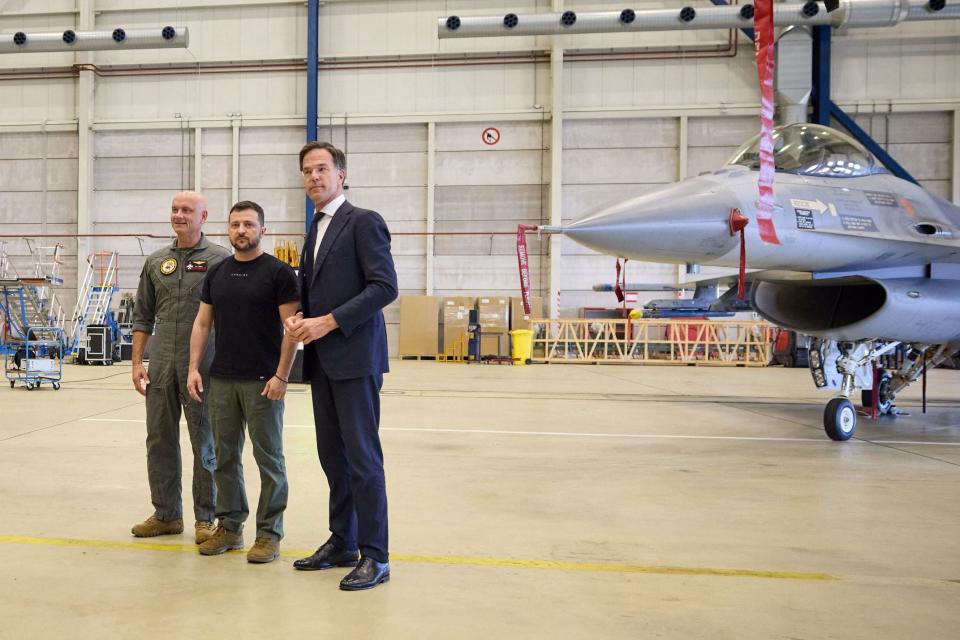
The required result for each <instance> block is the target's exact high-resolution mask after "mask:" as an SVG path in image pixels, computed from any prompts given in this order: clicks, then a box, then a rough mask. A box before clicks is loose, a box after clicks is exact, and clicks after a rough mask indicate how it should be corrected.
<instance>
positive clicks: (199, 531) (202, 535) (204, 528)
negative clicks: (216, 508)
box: [193, 520, 217, 544]
mask: <svg viewBox="0 0 960 640" xmlns="http://www.w3.org/2000/svg"><path fill="white" fill-rule="evenodd" d="M193 531H194V533H195V534H196V541H197V544H203V543H204V542H206V541H207V540H209V539H210V538H212V537H213V534H214V533H216V531H217V525H215V524H213V523H212V522H210V521H209V520H197V521H196V522H194V523H193Z"/></svg>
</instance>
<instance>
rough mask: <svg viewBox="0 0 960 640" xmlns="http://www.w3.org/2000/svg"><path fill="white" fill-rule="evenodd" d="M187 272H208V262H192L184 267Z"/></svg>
mask: <svg viewBox="0 0 960 640" xmlns="http://www.w3.org/2000/svg"><path fill="white" fill-rule="evenodd" d="M184 270H186V271H206V270H207V261H206V260H190V261H188V262H187V266H185V267H184Z"/></svg>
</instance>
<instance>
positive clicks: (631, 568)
mask: <svg viewBox="0 0 960 640" xmlns="http://www.w3.org/2000/svg"><path fill="white" fill-rule="evenodd" d="M0 543H6V544H32V545H44V546H51V547H84V548H92V549H124V550H133V551H168V552H176V553H197V547H196V545H192V544H174V543H162V542H134V541H131V542H116V541H110V540H82V539H76V538H43V537H33V536H12V535H0ZM311 553H313V551H312V550H311V551H307V550H296V549H288V550H286V551H284V552H283V553H282V554H281V555H283V556H284V557H287V558H302V557H304V556H308V555H310V554H311ZM390 559H391V560H394V561H397V562H411V563H418V564H445V565H460V566H478V567H499V568H511V569H547V570H555V571H590V572H598V573H651V574H660V575H674V576H721V577H733V578H767V579H774V580H839V579H840V578H839V577H837V576H832V575H829V574H826V573H806V572H799V571H759V570H754V569H719V568H715V567H671V566H660V565H642V564H626V563H615V562H560V561H554V560H522V559H515V558H487V557H482V556H425V555H415V554H401V553H393V554H391V555H390Z"/></svg>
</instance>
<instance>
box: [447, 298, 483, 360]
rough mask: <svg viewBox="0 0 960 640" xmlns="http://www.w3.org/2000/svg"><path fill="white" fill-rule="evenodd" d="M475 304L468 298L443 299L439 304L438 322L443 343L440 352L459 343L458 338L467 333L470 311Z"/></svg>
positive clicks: (473, 299)
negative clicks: (441, 331)
mask: <svg viewBox="0 0 960 640" xmlns="http://www.w3.org/2000/svg"><path fill="white" fill-rule="evenodd" d="M475 303H476V298H473V297H469V296H451V297H445V298H443V299H442V300H441V302H440V321H441V325H442V327H443V343H442V344H441V349H440V350H441V352H447V351H449V350H450V348H451V347H452V345H454V344H455V343H459V342H460V338H461V337H462V336H463V335H464V334H465V333H466V332H467V325H468V324H469V322H470V311H471V310H472V309H473V307H474V304H475Z"/></svg>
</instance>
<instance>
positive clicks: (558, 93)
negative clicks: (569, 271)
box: [540, 0, 563, 318]
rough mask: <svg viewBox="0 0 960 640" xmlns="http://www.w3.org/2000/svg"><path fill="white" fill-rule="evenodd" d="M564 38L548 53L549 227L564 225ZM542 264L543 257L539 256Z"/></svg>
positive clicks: (554, 293)
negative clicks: (549, 103)
mask: <svg viewBox="0 0 960 640" xmlns="http://www.w3.org/2000/svg"><path fill="white" fill-rule="evenodd" d="M553 10H554V11H563V0H553ZM562 37H563V36H553V37H552V40H553V45H552V47H551V49H550V99H551V105H550V224H551V225H552V226H557V227H558V226H561V225H562V224H563V170H562V169H563V44H562V43H561V38H562ZM562 246H563V245H562V244H561V237H560V234H558V233H555V234H551V235H550V287H549V290H550V293H549V296H550V298H549V301H548V303H547V304H548V308H549V309H550V317H551V318H558V317H560V276H561V270H562V266H561V262H562V260H561V257H562V256H561V253H562V252H561V247H562ZM540 259H541V260H543V256H542V255H541V256H540ZM540 286H541V287H542V286H543V284H542V283H541V285H540Z"/></svg>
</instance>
